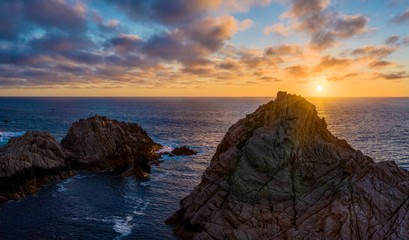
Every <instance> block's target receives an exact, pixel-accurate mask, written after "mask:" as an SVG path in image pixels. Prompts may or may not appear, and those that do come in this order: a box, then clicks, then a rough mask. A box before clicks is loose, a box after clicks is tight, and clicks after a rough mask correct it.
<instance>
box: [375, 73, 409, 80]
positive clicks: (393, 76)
mask: <svg viewBox="0 0 409 240" xmlns="http://www.w3.org/2000/svg"><path fill="white" fill-rule="evenodd" d="M376 75H377V76H378V77H380V78H383V79H386V80H401V79H409V74H408V73H407V72H405V71H400V72H392V73H377V74H376Z"/></svg>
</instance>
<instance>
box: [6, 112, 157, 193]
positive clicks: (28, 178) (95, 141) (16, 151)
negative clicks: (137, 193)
mask: <svg viewBox="0 0 409 240" xmlns="http://www.w3.org/2000/svg"><path fill="white" fill-rule="evenodd" d="M160 148H161V145H160V144H158V143H156V142H154V141H153V140H152V139H151V138H150V137H149V136H148V134H147V133H146V132H145V130H143V129H142V127H141V126H139V125H138V124H136V123H125V122H119V121H116V120H110V119H108V118H106V117H102V116H94V117H90V118H88V119H82V120H79V121H78V122H75V123H74V124H73V125H72V126H71V128H70V129H69V131H68V134H67V135H66V136H65V137H64V138H63V140H62V142H61V143H59V142H58V141H57V140H56V139H55V138H54V137H53V136H52V135H51V134H50V133H47V132H33V131H29V132H26V133H25V134H24V135H23V136H20V137H16V138H12V139H10V141H9V142H8V143H7V145H6V146H5V147H4V148H3V149H0V201H5V200H15V199H19V198H22V197H24V196H26V195H27V194H32V193H34V192H36V191H38V190H39V188H40V187H42V186H43V185H44V184H46V183H49V182H52V181H56V180H61V179H64V178H67V177H69V176H72V175H74V174H75V170H88V171H115V172H117V173H119V174H123V175H125V176H129V175H135V176H136V177H137V178H146V177H147V176H148V174H149V173H150V164H151V163H156V161H157V160H158V158H159V155H158V154H156V151H157V150H158V149H160Z"/></svg>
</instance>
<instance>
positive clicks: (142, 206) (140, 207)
mask: <svg viewBox="0 0 409 240" xmlns="http://www.w3.org/2000/svg"><path fill="white" fill-rule="evenodd" d="M150 203H151V202H150V201H146V202H142V201H139V202H138V204H136V206H135V207H134V208H133V209H134V211H133V213H134V214H135V215H145V210H146V208H147V207H148V206H149V204H150Z"/></svg>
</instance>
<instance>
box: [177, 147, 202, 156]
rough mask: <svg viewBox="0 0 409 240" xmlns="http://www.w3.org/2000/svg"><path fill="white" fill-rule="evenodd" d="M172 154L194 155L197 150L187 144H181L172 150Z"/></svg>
mask: <svg viewBox="0 0 409 240" xmlns="http://www.w3.org/2000/svg"><path fill="white" fill-rule="evenodd" d="M170 153H172V154H173V155H176V156H190V155H195V154H197V152H196V151H195V150H193V149H191V148H189V147H187V146H182V147H177V148H175V149H173V150H172V152H170Z"/></svg>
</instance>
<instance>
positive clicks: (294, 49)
mask: <svg viewBox="0 0 409 240" xmlns="http://www.w3.org/2000/svg"><path fill="white" fill-rule="evenodd" d="M265 54H266V55H267V56H283V55H284V56H285V55H296V56H300V55H302V50H301V47H300V46H298V45H295V44H283V45H279V46H275V47H268V48H267V49H266V50H265Z"/></svg>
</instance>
